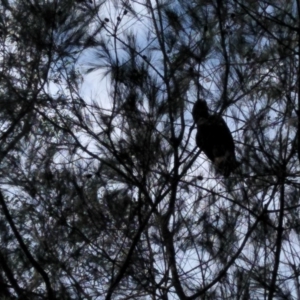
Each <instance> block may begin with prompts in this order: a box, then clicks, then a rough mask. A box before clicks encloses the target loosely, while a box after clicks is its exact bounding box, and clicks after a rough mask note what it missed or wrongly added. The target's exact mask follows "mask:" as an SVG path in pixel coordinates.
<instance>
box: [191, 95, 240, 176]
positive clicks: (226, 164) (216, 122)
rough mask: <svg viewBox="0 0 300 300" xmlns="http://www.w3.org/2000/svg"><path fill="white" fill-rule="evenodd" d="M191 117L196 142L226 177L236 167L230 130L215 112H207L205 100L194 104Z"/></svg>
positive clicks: (218, 170)
mask: <svg viewBox="0 0 300 300" xmlns="http://www.w3.org/2000/svg"><path fill="white" fill-rule="evenodd" d="M192 114H193V118H194V121H195V123H196V125H197V134H196V144H197V146H198V147H199V148H200V149H201V150H202V151H203V152H204V154H205V155H206V156H207V157H208V158H209V159H210V160H211V161H212V162H213V164H214V165H215V167H216V169H217V172H219V173H221V174H222V175H224V176H225V177H228V176H229V175H230V173H231V172H232V171H234V170H235V169H236V167H237V161H236V158H235V146H234V141H233V138H232V135H231V132H230V130H229V128H228V126H227V124H226V123H225V121H224V120H223V118H222V117H221V116H219V115H216V114H209V112H208V107H207V104H206V101H204V100H198V101H197V102H196V103H195V104H194V108H193V113H192Z"/></svg>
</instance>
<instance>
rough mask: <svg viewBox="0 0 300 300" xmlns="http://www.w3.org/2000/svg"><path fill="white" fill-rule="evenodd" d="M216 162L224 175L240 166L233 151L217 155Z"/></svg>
mask: <svg viewBox="0 0 300 300" xmlns="http://www.w3.org/2000/svg"><path fill="white" fill-rule="evenodd" d="M214 163H215V166H216V169H217V172H218V173H220V174H222V175H223V176H224V177H228V176H229V175H230V174H231V173H232V172H233V171H234V170H235V169H236V168H237V167H238V166H239V162H238V161H237V160H236V158H235V155H234V154H232V153H231V154H230V153H228V154H226V155H224V156H219V157H216V158H215V161H214Z"/></svg>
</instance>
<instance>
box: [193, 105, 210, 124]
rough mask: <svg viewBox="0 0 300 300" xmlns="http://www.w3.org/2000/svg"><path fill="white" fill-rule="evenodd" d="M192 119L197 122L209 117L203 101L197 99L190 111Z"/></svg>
mask: <svg viewBox="0 0 300 300" xmlns="http://www.w3.org/2000/svg"><path fill="white" fill-rule="evenodd" d="M192 115H193V119H194V121H195V122H197V121H198V120H199V119H200V118H207V117H208V116H209V113H208V107H207V103H206V101H205V100H202V99H198V100H197V101H196V102H195V104H194V107H193V111H192Z"/></svg>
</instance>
